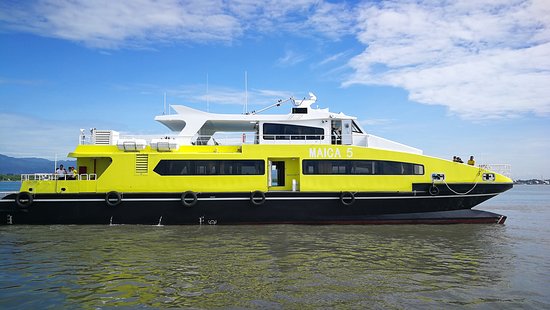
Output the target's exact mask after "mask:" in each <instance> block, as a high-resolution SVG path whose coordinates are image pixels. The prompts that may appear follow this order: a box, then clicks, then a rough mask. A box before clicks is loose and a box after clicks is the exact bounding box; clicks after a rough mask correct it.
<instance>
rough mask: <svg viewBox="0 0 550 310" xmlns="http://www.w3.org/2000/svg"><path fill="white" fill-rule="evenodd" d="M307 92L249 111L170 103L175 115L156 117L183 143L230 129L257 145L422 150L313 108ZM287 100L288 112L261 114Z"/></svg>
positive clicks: (350, 118)
mask: <svg viewBox="0 0 550 310" xmlns="http://www.w3.org/2000/svg"><path fill="white" fill-rule="evenodd" d="M309 95H310V97H309V98H307V99H306V98H304V99H302V100H295V99H292V98H291V99H288V100H284V101H278V102H277V103H275V104H273V105H271V106H269V107H267V108H265V109H262V110H259V111H253V112H251V113H248V114H217V113H208V112H204V111H200V110H196V109H193V108H190V107H186V106H182V105H173V106H172V108H173V109H174V110H175V111H176V114H170V115H160V116H157V117H155V120H156V121H158V122H160V123H162V124H163V125H165V126H166V127H168V128H169V129H170V130H172V131H174V132H176V133H177V134H178V140H179V141H181V142H180V143H183V144H208V143H212V141H211V138H212V137H213V136H214V135H215V134H216V133H222V132H223V133H227V132H233V133H252V134H254V136H255V138H254V143H256V144H304V143H307V144H343V145H358V146H369V147H374V148H382V149H391V150H397V151H402V152H409V153H416V154H421V153H422V151H421V150H419V149H416V148H413V147H410V146H407V145H403V144H401V143H397V142H394V141H390V140H387V139H384V138H380V137H376V136H374V135H370V134H367V133H366V132H365V130H363V128H361V126H360V125H359V124H358V123H357V122H356V119H357V118H356V117H353V116H348V115H345V114H343V113H333V112H330V111H329V109H319V108H313V107H312V105H313V104H314V103H315V102H316V101H317V97H315V95H313V94H312V93H310V94H309ZM286 102H290V103H291V104H292V109H291V111H290V113H288V114H262V112H264V111H266V110H268V109H270V108H274V107H278V106H281V105H283V104H285V103H286ZM214 143H215V142H214Z"/></svg>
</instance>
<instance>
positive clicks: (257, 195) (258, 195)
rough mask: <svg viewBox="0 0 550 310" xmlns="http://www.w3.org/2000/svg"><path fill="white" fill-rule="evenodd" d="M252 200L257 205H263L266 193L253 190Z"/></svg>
mask: <svg viewBox="0 0 550 310" xmlns="http://www.w3.org/2000/svg"><path fill="white" fill-rule="evenodd" d="M250 202H252V204H253V205H255V206H260V205H263V204H264V202H265V193H264V192H262V191H253V192H252V193H251V194H250Z"/></svg>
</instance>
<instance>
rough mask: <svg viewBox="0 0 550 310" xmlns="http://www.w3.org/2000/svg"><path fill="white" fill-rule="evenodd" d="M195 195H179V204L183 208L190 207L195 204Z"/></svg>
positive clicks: (190, 192)
mask: <svg viewBox="0 0 550 310" xmlns="http://www.w3.org/2000/svg"><path fill="white" fill-rule="evenodd" d="M197 200H198V197H197V193H195V192H193V191H186V192H185V193H183V194H181V204H182V206H184V207H192V206H194V205H195V204H197Z"/></svg>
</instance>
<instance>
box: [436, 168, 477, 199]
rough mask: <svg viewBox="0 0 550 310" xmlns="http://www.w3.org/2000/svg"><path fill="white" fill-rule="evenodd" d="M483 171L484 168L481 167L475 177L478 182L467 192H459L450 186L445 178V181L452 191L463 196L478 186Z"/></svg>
mask: <svg viewBox="0 0 550 310" xmlns="http://www.w3.org/2000/svg"><path fill="white" fill-rule="evenodd" d="M481 171H482V169H481V168H479V170H478V171H477V174H476V176H475V178H474V180H476V182H475V183H474V186H472V188H470V189H469V190H468V191H467V192H465V193H459V192H457V191H455V190H454V189H452V188H451V187H450V186H449V184H447V181H445V180H443V182H444V183H445V185H446V186H447V188H448V189H449V190H450V191H451V192H453V193H455V194H456V195H461V196H462V195H468V194H469V193H470V192H471V191H473V190H474V188H476V186H477V184H478V183H479V176H480V175H481Z"/></svg>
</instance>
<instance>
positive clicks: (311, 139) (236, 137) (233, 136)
mask: <svg viewBox="0 0 550 310" xmlns="http://www.w3.org/2000/svg"><path fill="white" fill-rule="evenodd" d="M260 137H261V138H262V140H263V141H265V143H267V144H270V143H277V142H281V143H282V142H283V141H284V142H285V143H300V142H301V143H307V144H327V141H330V143H332V144H341V141H342V137H341V136H338V135H315V134H262V135H259V134H256V133H252V132H248V133H216V134H214V135H198V134H197V135H193V136H182V135H120V136H117V137H116V138H115V139H114V140H113V141H111V143H110V144H111V145H116V144H117V141H129V140H133V141H135V140H142V141H143V142H144V143H146V144H148V145H149V144H151V142H152V141H153V140H157V141H158V140H159V139H160V140H161V141H164V142H175V143H177V144H179V145H242V144H259V143H260ZM94 141H95V140H94V139H93V137H90V136H86V137H83V136H81V138H80V140H79V143H80V144H96V143H95V142H94Z"/></svg>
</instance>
